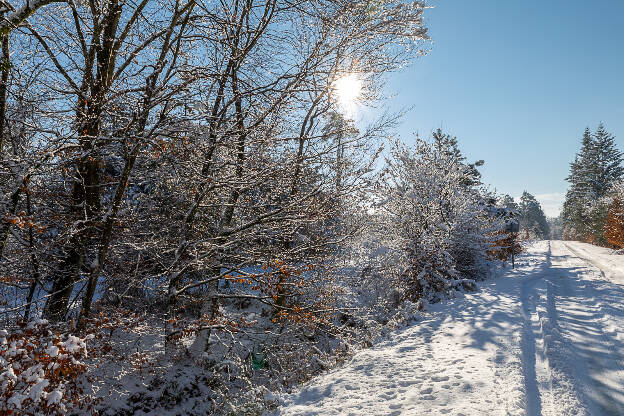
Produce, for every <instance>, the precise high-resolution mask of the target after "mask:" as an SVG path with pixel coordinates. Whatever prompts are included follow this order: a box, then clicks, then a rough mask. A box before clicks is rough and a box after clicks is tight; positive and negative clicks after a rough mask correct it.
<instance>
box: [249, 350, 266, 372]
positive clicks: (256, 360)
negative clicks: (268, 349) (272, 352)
mask: <svg viewBox="0 0 624 416" xmlns="http://www.w3.org/2000/svg"><path fill="white" fill-rule="evenodd" d="M265 358H266V357H265V356H264V354H263V353H261V352H252V353H251V365H252V366H253V369H254V370H260V369H263V368H264V367H266V360H265Z"/></svg>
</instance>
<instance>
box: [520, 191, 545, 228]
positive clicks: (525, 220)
mask: <svg viewBox="0 0 624 416" xmlns="http://www.w3.org/2000/svg"><path fill="white" fill-rule="evenodd" d="M518 211H519V222H520V228H521V229H523V230H526V231H527V232H528V234H529V235H530V236H531V237H537V238H541V239H547V238H549V237H550V227H549V226H548V221H547V220H546V216H545V215H544V211H542V206H541V205H540V203H539V202H538V201H537V199H535V197H534V196H533V195H531V194H530V193H528V192H527V191H524V192H523V193H522V196H521V197H520V204H519V205H518Z"/></svg>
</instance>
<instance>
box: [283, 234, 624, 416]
mask: <svg viewBox="0 0 624 416" xmlns="http://www.w3.org/2000/svg"><path fill="white" fill-rule="evenodd" d="M431 309H432V310H431V313H429V314H427V315H426V316H425V317H424V318H423V319H422V320H421V321H419V322H418V323H416V324H414V325H412V326H410V327H409V328H406V329H404V330H402V331H400V332H397V333H396V334H394V335H393V336H392V337H391V338H390V339H389V340H387V341H386V342H383V343H381V344H379V345H376V346H375V347H373V348H370V349H368V350H363V351H361V352H359V353H358V354H356V356H355V357H354V358H353V359H352V361H351V362H350V363H349V364H347V365H346V366H344V367H342V368H340V369H337V370H334V371H332V372H330V373H329V374H327V375H325V376H322V377H319V378H317V379H315V380H313V381H312V382H310V383H309V384H307V385H305V386H303V388H302V389H301V390H300V391H299V392H297V393H294V394H292V395H288V396H286V397H285V398H284V405H283V406H282V407H281V409H280V411H279V412H278V414H280V415H402V414H404V415H427V414H431V415H446V414H449V415H456V416H460V415H464V416H471V415H485V414H488V415H529V416H534V415H575V416H576V415H596V416H602V415H605V416H612V415H623V416H624V328H623V323H624V256H621V255H620V256H618V255H614V254H611V253H610V250H607V249H602V248H597V247H593V246H589V245H587V244H582V243H576V242H561V241H553V242H550V243H549V242H547V241H542V242H538V243H536V244H534V245H533V246H532V247H530V248H529V249H528V250H527V253H525V254H523V255H522V256H520V258H519V260H518V262H517V268H516V269H515V270H513V271H509V272H507V273H506V274H505V275H504V276H502V277H500V278H498V279H494V280H491V281H488V282H485V283H483V284H481V286H480V290H479V291H478V292H476V293H471V294H466V295H464V296H461V297H459V298H457V299H454V300H452V301H447V302H444V303H442V304H438V305H434V306H433V307H432V308H431Z"/></svg>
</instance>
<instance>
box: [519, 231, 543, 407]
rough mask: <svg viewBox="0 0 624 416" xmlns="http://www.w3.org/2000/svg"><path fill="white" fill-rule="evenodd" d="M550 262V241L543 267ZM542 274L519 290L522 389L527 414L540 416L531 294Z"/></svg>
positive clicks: (533, 310) (527, 281) (528, 281)
mask: <svg viewBox="0 0 624 416" xmlns="http://www.w3.org/2000/svg"><path fill="white" fill-rule="evenodd" d="M549 263H550V243H549V244H548V251H547V252H546V263H545V265H544V266H543V269H546V268H548V267H549ZM542 278H543V275H542V274H540V273H538V274H536V275H535V276H534V277H532V278H531V279H528V280H526V281H525V282H523V283H522V286H521V291H520V300H521V304H522V316H523V318H524V321H523V330H522V341H521V344H522V372H523V375H524V389H525V397H526V411H527V416H541V414H542V395H541V393H540V389H539V387H538V380H537V367H538V360H537V348H536V343H537V340H536V336H535V330H534V329H533V319H532V316H533V315H534V313H535V302H534V299H532V298H533V296H532V294H533V293H534V291H535V286H536V285H537V284H538V283H540V281H541V280H542Z"/></svg>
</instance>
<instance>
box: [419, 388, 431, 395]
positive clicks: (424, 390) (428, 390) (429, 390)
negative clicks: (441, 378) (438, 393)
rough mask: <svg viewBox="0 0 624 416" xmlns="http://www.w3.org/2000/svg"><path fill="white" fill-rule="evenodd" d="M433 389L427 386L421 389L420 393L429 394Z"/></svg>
mask: <svg viewBox="0 0 624 416" xmlns="http://www.w3.org/2000/svg"><path fill="white" fill-rule="evenodd" d="M432 391H433V388H432V387H427V388H426V389H422V390H421V391H420V394H430V393H431V392H432Z"/></svg>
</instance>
